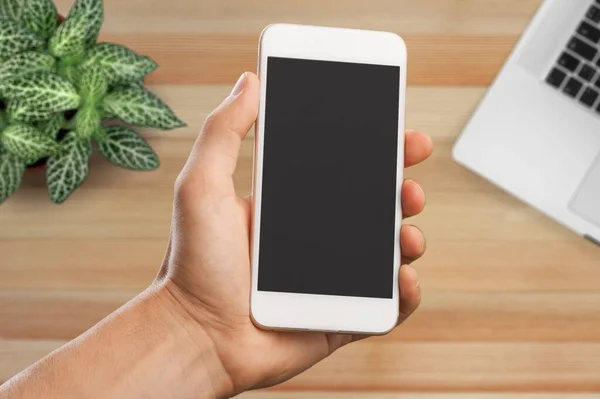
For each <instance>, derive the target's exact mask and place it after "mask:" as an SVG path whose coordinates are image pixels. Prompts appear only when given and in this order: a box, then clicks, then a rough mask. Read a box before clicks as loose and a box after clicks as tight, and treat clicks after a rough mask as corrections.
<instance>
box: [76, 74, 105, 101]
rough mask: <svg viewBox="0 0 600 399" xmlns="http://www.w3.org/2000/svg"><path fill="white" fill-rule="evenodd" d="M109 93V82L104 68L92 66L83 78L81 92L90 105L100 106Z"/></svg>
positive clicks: (80, 86)
mask: <svg viewBox="0 0 600 399" xmlns="http://www.w3.org/2000/svg"><path fill="white" fill-rule="evenodd" d="M107 91H108V81H107V79H106V75H105V74H104V72H103V70H102V68H101V67H100V66H98V65H91V66H90V67H89V68H87V69H85V70H84V72H83V75H82V76H81V82H80V85H79V92H80V93H81V96H82V97H83V98H84V99H85V101H86V102H88V103H93V104H99V103H101V101H102V99H103V98H104V96H105V95H106V92H107Z"/></svg>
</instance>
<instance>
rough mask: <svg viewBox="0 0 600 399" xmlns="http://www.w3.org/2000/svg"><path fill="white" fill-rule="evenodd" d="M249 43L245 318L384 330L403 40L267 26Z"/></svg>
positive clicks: (262, 323) (395, 253)
mask: <svg viewBox="0 0 600 399" xmlns="http://www.w3.org/2000/svg"><path fill="white" fill-rule="evenodd" d="M259 47H260V49H259V77H260V82H261V94H260V96H261V98H260V111H259V116H258V120H257V123H256V142H255V157H254V159H255V161H254V175H253V194H254V195H253V226H252V249H251V252H252V255H251V261H252V293H251V299H250V302H251V314H252V318H253V321H254V323H255V324H256V325H258V326H259V327H261V328H265V329H275V330H300V331H307V330H308V331H328V332H341V333H359V334H384V333H387V332H389V331H391V330H392V329H393V328H394V326H395V325H396V322H397V319H398V311H399V310H398V307H399V289H398V271H399V267H400V226H401V219H402V217H401V216H402V215H401V204H400V198H401V193H400V189H401V183H402V172H403V167H404V108H405V105H404V104H405V91H406V57H407V55H406V46H405V44H404V42H403V40H402V39H401V38H400V37H399V36H397V35H395V34H392V33H387V32H375V31H363V30H352V29H339V28H326V27H315V26H301V25H290V24H275V25H270V26H268V27H267V28H266V29H265V30H264V31H263V33H262V35H261V39H260V46H259Z"/></svg>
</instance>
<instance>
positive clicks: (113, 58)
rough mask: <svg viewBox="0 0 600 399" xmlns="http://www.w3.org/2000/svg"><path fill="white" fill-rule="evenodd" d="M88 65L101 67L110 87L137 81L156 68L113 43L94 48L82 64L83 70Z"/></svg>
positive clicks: (145, 59)
mask: <svg viewBox="0 0 600 399" xmlns="http://www.w3.org/2000/svg"><path fill="white" fill-rule="evenodd" d="M90 65H99V66H101V67H102V69H103V71H104V73H105V75H106V77H107V79H108V83H109V84H110V85H111V86H113V85H120V84H124V83H128V82H133V81H139V80H141V79H143V78H144V76H146V75H148V74H149V73H151V72H153V71H154V70H156V68H158V65H157V64H156V62H154V61H153V60H152V59H151V58H149V57H144V56H141V55H138V54H136V53H135V52H133V51H132V50H130V49H128V48H127V47H125V46H121V45H120V44H113V43H100V44H98V45H97V46H94V48H92V50H90V52H89V53H88V57H87V59H86V61H85V62H84V64H83V66H84V68H85V67H88V66H90Z"/></svg>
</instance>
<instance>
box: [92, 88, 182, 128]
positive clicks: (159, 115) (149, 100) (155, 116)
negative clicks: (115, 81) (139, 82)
mask: <svg viewBox="0 0 600 399" xmlns="http://www.w3.org/2000/svg"><path fill="white" fill-rule="evenodd" d="M104 110H105V111H107V112H108V113H109V114H112V115H116V116H118V117H119V118H121V119H122V120H124V121H125V122H127V123H130V124H133V125H138V126H150V127H156V128H159V129H175V128H178V127H183V126H185V123H184V122H182V121H181V120H179V118H177V116H175V114H174V113H173V111H171V109H170V108H169V107H168V106H167V105H166V104H165V103H163V102H162V101H161V100H160V99H159V98H158V97H157V96H156V95H154V94H153V93H151V92H149V91H147V90H145V89H143V88H139V87H132V86H129V87H122V88H118V89H116V90H115V91H113V92H112V93H109V94H108V95H107V96H106V97H105V98H104Z"/></svg>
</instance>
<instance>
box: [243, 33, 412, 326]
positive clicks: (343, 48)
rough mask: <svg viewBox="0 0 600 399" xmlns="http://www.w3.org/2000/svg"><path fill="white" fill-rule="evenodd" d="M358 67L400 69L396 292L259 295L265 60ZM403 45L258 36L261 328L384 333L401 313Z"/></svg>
mask: <svg viewBox="0 0 600 399" xmlns="http://www.w3.org/2000/svg"><path fill="white" fill-rule="evenodd" d="M270 56H273V57H284V58H300V59H311V60H325V61H339V62H356V63H365V64H377V65H393V66H399V67H400V87H399V93H400V101H399V113H398V115H399V120H398V135H399V140H398V163H397V165H398V171H397V176H398V178H397V182H396V193H397V197H396V204H397V210H396V224H395V226H396V229H395V240H394V242H395V243H396V245H395V248H394V252H395V255H394V279H395V280H394V289H393V297H392V298H391V299H379V298H359V297H343V296H333V295H310V294H292V293H276V292H264V291H258V289H257V288H258V287H257V286H258V273H259V267H258V264H259V262H258V260H259V259H258V258H259V240H260V216H261V193H262V167H263V149H264V130H263V129H264V118H265V98H266V85H267V79H268V71H267V59H268V57H270ZM406 58H407V52H406V45H405V43H404V41H403V40H402V38H400V37H399V36H398V35H396V34H393V33H388V32H377V31H366V30H355V29H342V28H327V27H316V26H304V25H292V24H274V25H270V26H268V27H267V28H265V30H264V31H263V32H262V34H261V38H260V44H259V68H258V69H259V70H258V75H259V78H260V86H261V87H260V108H259V115H258V119H257V122H256V127H255V128H256V134H255V151H254V171H253V179H252V180H253V182H252V190H253V197H252V198H253V200H252V214H253V215H252V221H253V223H252V234H251V236H252V240H251V263H252V290H251V298H250V310H251V316H252V319H253V321H254V323H255V324H256V325H257V326H259V327H261V328H264V329H276V330H295V331H328V332H341V333H356V334H385V333H387V332H389V331H390V330H391V329H393V328H394V326H395V325H396V323H397V319H398V314H399V288H398V283H397V281H398V273H399V269H400V227H401V223H402V206H401V202H400V201H401V185H402V180H403V170H404V129H405V123H404V121H405V93H406Z"/></svg>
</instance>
